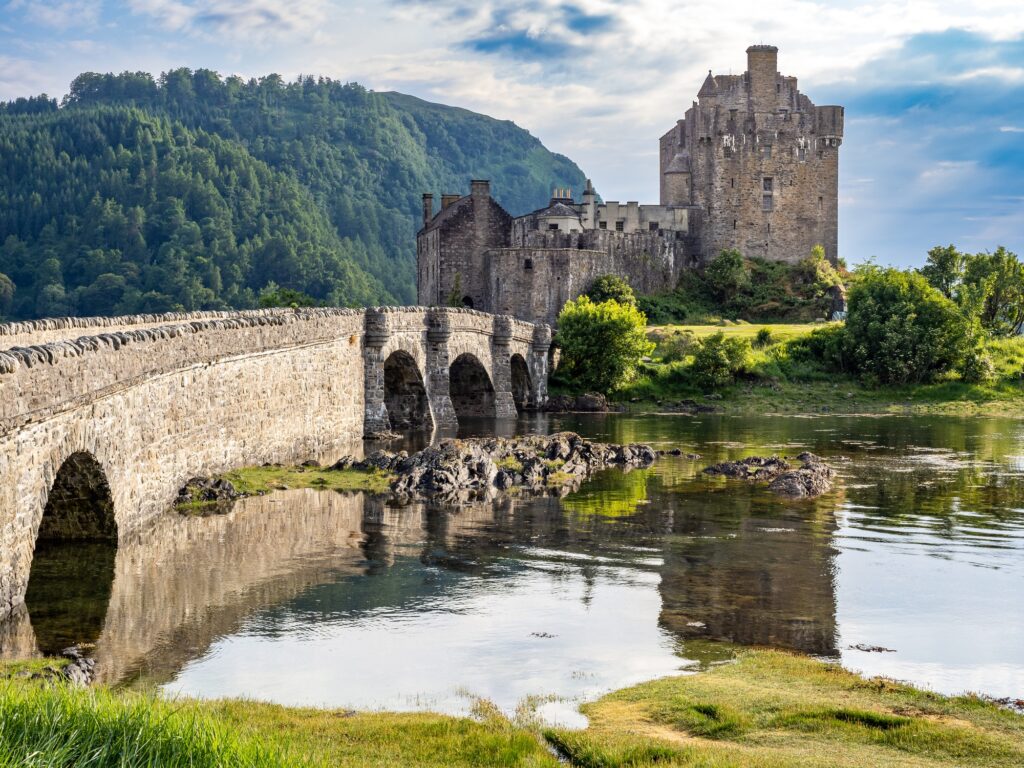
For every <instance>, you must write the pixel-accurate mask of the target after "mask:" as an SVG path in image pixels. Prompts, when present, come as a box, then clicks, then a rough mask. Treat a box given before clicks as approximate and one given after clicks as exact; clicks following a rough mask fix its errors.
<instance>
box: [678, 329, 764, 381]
mask: <svg viewBox="0 0 1024 768" xmlns="http://www.w3.org/2000/svg"><path fill="white" fill-rule="evenodd" d="M749 352H750V344H749V343H748V342H747V340H746V339H741V338H739V337H737V336H726V335H725V334H724V333H722V332H721V331H719V332H718V333H716V334H714V335H713V336H708V337H707V338H706V339H704V340H703V341H702V342H701V343H700V348H699V349H698V350H697V352H696V353H695V354H694V356H693V364H692V365H691V366H690V374H691V376H692V377H693V380H694V381H695V382H696V383H697V384H698V385H699V386H700V387H702V388H704V389H706V390H709V389H716V388H718V387H724V386H727V385H729V384H732V383H733V382H734V381H735V380H736V374H737V373H739V372H740V371H741V370H742V369H743V368H744V366H745V365H746V363H747V356H748V354H749Z"/></svg>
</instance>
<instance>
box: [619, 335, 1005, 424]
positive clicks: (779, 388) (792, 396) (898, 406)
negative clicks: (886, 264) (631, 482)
mask: <svg viewBox="0 0 1024 768" xmlns="http://www.w3.org/2000/svg"><path fill="white" fill-rule="evenodd" d="M820 327H822V324H821V323H810V324H807V323H805V324H793V325H778V324H776V325H758V324H739V325H726V326H721V325H674V326H667V325H663V326H652V327H650V328H649V329H648V330H649V333H650V337H651V338H652V339H654V340H655V341H657V343H658V348H657V351H656V352H655V353H654V359H653V361H652V362H651V363H647V364H645V365H643V366H642V368H641V372H640V376H639V378H638V379H637V380H636V381H634V382H633V383H632V384H630V386H629V387H628V388H627V389H625V390H623V391H621V392H619V393H617V394H616V397H617V398H618V399H620V400H623V401H627V402H628V401H634V402H637V405H636V406H635V407H636V408H638V409H640V410H650V409H651V404H652V403H654V404H656V403H657V402H658V401H662V402H665V401H669V402H671V401H673V400H680V399H693V400H696V401H698V402H700V401H702V400H704V398H705V395H706V393H705V392H704V391H703V390H702V389H701V388H700V387H698V386H696V385H695V384H694V382H693V380H692V377H691V376H690V375H689V373H688V370H687V367H688V365H689V363H690V360H691V359H692V358H691V355H692V349H691V348H690V343H691V342H688V341H687V339H690V340H699V339H702V338H706V337H707V336H710V335H712V334H715V333H718V332H722V333H724V334H725V335H726V336H737V337H740V338H745V339H747V340H749V341H750V342H751V343H752V345H753V346H754V348H753V349H752V351H751V355H750V360H749V364H748V366H747V368H748V370H747V372H746V373H745V374H744V375H742V376H741V377H740V379H739V380H738V381H737V382H736V384H734V385H732V386H728V387H724V388H722V389H720V390H718V391H717V392H716V393H715V394H716V396H720V398H721V399H720V400H719V401H718V402H716V403H715V405H716V406H717V407H719V408H721V409H722V410H723V411H724V412H726V413H736V414H743V413H749V414H763V413H820V412H823V411H827V412H832V413H946V414H957V415H975V414H982V413H983V414H985V415H1018V414H1021V413H1024V338H1008V339H995V340H992V341H989V342H988V343H987V347H986V348H987V351H988V353H989V355H990V356H991V357H992V360H993V362H994V364H995V374H996V375H995V378H994V380H993V381H991V382H986V383H981V384H969V383H966V382H963V381H960V380H959V379H958V378H956V377H955V376H953V377H950V378H948V379H945V380H941V381H937V382H934V383H931V384H917V385H907V386H879V387H867V386H864V385H863V384H862V383H861V381H860V380H858V379H857V378H855V377H853V376H847V375H842V374H836V373H833V372H826V371H822V370H819V369H818V368H816V367H815V366H814V365H812V364H807V363H797V362H794V361H792V360H787V359H785V356H784V355H783V356H781V357H780V355H779V352H781V351H782V348H783V347H782V345H784V344H785V342H787V341H790V340H792V339H795V338H797V337H799V336H803V335H805V334H808V333H810V332H811V331H813V330H814V329H815V328H820ZM762 328H767V329H768V331H769V333H770V339H771V341H770V343H769V344H767V345H763V346H760V347H758V346H757V345H756V344H755V343H754V342H755V341H756V338H757V334H758V332H759V331H760V330H761V329H762Z"/></svg>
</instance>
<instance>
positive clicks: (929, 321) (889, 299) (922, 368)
mask: <svg viewBox="0 0 1024 768" xmlns="http://www.w3.org/2000/svg"><path fill="white" fill-rule="evenodd" d="M845 336H846V346H847V348H848V351H849V354H850V356H851V358H852V360H853V364H854V366H855V368H856V370H857V371H858V372H860V373H861V374H862V375H863V376H865V377H866V378H868V379H869V380H874V381H878V382H880V383H883V384H906V383H917V382H926V381H931V380H932V379H934V378H935V377H936V376H938V375H940V374H943V373H946V372H948V371H951V370H953V369H954V368H957V367H959V366H960V365H961V364H962V363H963V361H964V359H965V357H966V355H967V354H968V353H969V352H971V350H973V349H974V347H975V346H976V339H975V338H974V335H973V334H972V333H971V323H970V321H969V320H968V318H967V317H965V316H964V314H963V313H961V311H960V309H959V308H958V307H957V305H956V304H954V303H953V302H952V301H951V300H950V299H948V298H946V297H945V296H943V295H942V294H941V293H940V292H939V291H938V290H937V289H935V288H934V287H932V286H931V285H930V284H929V283H928V281H927V280H926V279H925V278H924V277H923V276H922V275H921V274H919V273H917V272H902V271H900V270H897V269H881V268H879V267H875V266H870V267H867V268H865V269H862V270H860V272H859V274H858V276H857V280H856V281H855V282H854V284H853V287H852V288H851V289H850V294H849V314H848V315H847V319H846V329H845Z"/></svg>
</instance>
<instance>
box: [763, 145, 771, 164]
mask: <svg viewBox="0 0 1024 768" xmlns="http://www.w3.org/2000/svg"><path fill="white" fill-rule="evenodd" d="M771 157H772V145H771V144H765V145H764V158H765V160H770V159H771Z"/></svg>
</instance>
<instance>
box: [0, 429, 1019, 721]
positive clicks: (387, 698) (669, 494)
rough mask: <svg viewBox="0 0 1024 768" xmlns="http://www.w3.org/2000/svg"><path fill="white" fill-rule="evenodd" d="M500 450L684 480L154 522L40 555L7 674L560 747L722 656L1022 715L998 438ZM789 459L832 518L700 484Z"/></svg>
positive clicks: (755, 493)
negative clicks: (812, 477)
mask: <svg viewBox="0 0 1024 768" xmlns="http://www.w3.org/2000/svg"><path fill="white" fill-rule="evenodd" d="M502 429H504V430H505V431H508V430H509V426H508V425H504V426H503V427H502ZM516 429H518V430H519V431H555V430H559V429H572V430H575V431H578V432H580V433H581V434H583V435H585V436H587V437H591V438H595V439H600V440H611V441H615V442H627V441H638V442H639V441H643V442H649V443H651V444H653V445H654V446H655V447H660V448H674V447H679V448H682V449H683V450H684V451H686V452H697V453H700V454H702V456H703V458H702V459H701V460H700V461H691V460H687V459H685V458H674V457H669V456H666V457H664V458H663V459H661V460H659V462H658V463H657V464H656V465H655V466H654V467H653V468H651V469H649V470H639V471H634V472H630V473H625V474H624V473H621V472H618V471H610V472H604V473H601V474H600V475H598V476H597V477H596V478H594V479H593V480H592V481H591V482H589V483H588V484H586V485H584V486H583V487H582V488H581V489H580V490H579V491H577V492H575V493H572V494H569V495H568V496H566V497H565V498H561V499H559V498H554V497H550V498H540V499H520V498H509V497H507V498H504V499H502V500H499V501H497V502H489V503H481V504H475V505H472V506H467V507H461V508H455V509H453V508H443V507H433V506H430V505H422V504H419V505H411V506H406V507H392V506H388V505H387V504H386V503H384V502H383V501H381V500H379V499H370V498H365V497H363V496H362V495H360V494H352V495H346V494H338V493H332V492H316V491H306V490H303V491H285V492H279V493H275V494H273V495H270V496H265V497H261V498H257V499H247V500H243V501H242V502H240V503H238V504H237V505H236V507H235V508H234V510H233V511H232V512H230V513H229V514H227V515H221V516H216V517H210V518H203V519H197V518H180V517H178V516H176V515H168V517H167V519H166V520H162V521H160V522H159V523H158V524H157V525H156V526H154V527H153V528H152V529H151V530H148V531H146V532H145V533H143V534H141V535H140V536H138V537H137V538H136V539H135V540H133V541H129V542H126V543H124V544H122V546H121V547H120V549H119V550H117V551H116V552H115V551H114V550H113V549H104V548H103V547H98V548H90V549H89V550H88V553H87V557H84V558H83V557H81V555H80V550H79V552H78V554H77V555H76V550H75V548H74V547H71V548H69V547H63V548H53V549H50V550H44V551H41V552H40V553H38V555H37V560H36V563H35V565H34V570H33V576H32V583H31V584H30V587H29V595H28V600H27V603H28V607H27V611H26V612H23V613H22V614H21V615H20V616H19V617H18V618H17V619H16V620H14V621H12V622H8V624H7V625H6V627H4V628H0V642H2V643H3V644H4V653H5V654H6V655H17V654H27V653H30V652H33V651H35V650H37V649H41V650H43V651H50V652H52V651H55V650H59V649H60V648H62V647H65V646H66V645H68V644H69V643H70V642H82V641H87V642H95V643H96V649H95V654H96V657H97V661H98V668H99V670H100V676H101V678H102V679H103V680H104V681H105V682H108V683H113V684H125V685H158V686H160V687H161V688H162V689H163V690H164V691H166V692H168V693H172V694H177V693H180V694H187V695H190V696H202V697H219V696H246V697H250V698H256V699H266V700H271V701H275V702H280V703H284V704H304V705H328V706H338V707H352V708H359V709H366V708H385V709H397V710H408V709H431V710H437V711H444V712H454V713H462V712H466V711H468V708H469V707H470V706H471V703H472V700H473V697H476V696H481V697H485V698H488V699H491V700H493V701H494V702H496V703H497V704H498V705H499V706H501V707H502V708H503V709H505V710H507V711H511V710H513V709H515V707H516V706H517V704H519V703H520V702H522V701H523V700H524V699H526V698H527V697H530V696H541V697H545V698H544V699H542V701H543V702H544V703H543V704H542V705H541V711H542V713H543V714H544V715H545V716H546V717H548V718H549V719H552V720H560V721H562V722H567V723H573V722H578V717H579V716H578V715H575V714H574V712H575V706H576V704H577V703H578V702H579V701H580V700H582V699H587V698H593V697H595V696H597V695H599V694H600V693H602V692H604V691H607V690H609V689H612V688H617V687H622V686H625V685H628V684H630V683H634V682H638V681H641V680H646V679H650V678H653V677H657V676H661V675H666V674H673V673H678V672H679V671H683V670H692V669H701V668H706V667H707V666H708V665H711V664H715V663H719V662H722V661H725V660H727V659H729V658H730V657H731V655H732V653H733V652H734V649H735V647H736V646H737V645H744V644H756V645H773V646H778V647H783V648H792V649H796V650H800V651H804V652H807V653H811V654H815V655H818V656H822V657H826V658H830V659H839V660H842V662H843V663H844V664H845V665H847V666H849V667H850V668H852V669H856V670H860V671H864V672H866V673H869V674H884V675H888V676H891V677H895V678H899V679H904V680H908V681H912V682H914V683H916V684H918V685H922V686H926V687H930V688H933V689H935V690H938V691H942V692H948V693H956V692H961V691H964V690H974V691H981V692H984V693H988V694H991V695H995V696H1022V695H1024V425H1022V424H1021V423H1020V422H1018V421H1014V420H1001V419H978V418H972V419H953V418H936V417H913V418H904V417H878V418H872V417H815V418H794V417H763V418H731V417H718V416H703V417H697V418H695V417H689V416H650V417H632V416H614V415H612V416H605V415H601V416H589V417H584V416H577V417H563V418H554V417H551V418H546V417H538V418H536V419H534V420H528V421H523V422H521V423H519V424H518V425H516ZM493 430H494V425H488V424H480V425H475V426H472V427H470V428H469V429H468V430H467V433H476V434H486V433H492V432H493ZM803 450H811V451H814V452H815V453H819V454H821V455H823V456H826V457H828V459H829V460H830V461H832V462H833V463H834V464H835V466H836V467H837V468H838V470H839V473H840V478H839V482H838V483H837V486H836V490H835V491H834V492H833V493H831V494H829V495H828V496H826V497H824V498H821V499H818V500H815V501H803V502H793V501H785V500H781V499H778V498H776V497H774V496H772V495H771V494H768V493H767V492H766V491H764V490H763V489H761V488H758V487H754V486H749V485H746V484H743V483H737V482H735V481H727V480H722V479H718V478H707V477H705V476H703V475H701V473H700V470H701V469H702V468H703V467H704V466H706V465H707V464H709V463H711V462H712V461H717V460H721V459H723V458H738V457H742V456H745V455H749V454H753V453H782V454H790V455H793V454H796V453H799V452H800V451H803ZM69 585H73V586H69ZM858 645H859V646H867V647H870V646H876V647H882V648H885V649H889V650H887V651H885V652H869V651H864V650H858V649H857V648H856V646H858Z"/></svg>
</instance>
